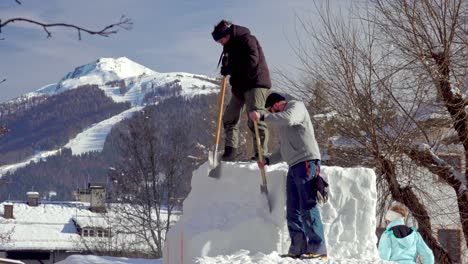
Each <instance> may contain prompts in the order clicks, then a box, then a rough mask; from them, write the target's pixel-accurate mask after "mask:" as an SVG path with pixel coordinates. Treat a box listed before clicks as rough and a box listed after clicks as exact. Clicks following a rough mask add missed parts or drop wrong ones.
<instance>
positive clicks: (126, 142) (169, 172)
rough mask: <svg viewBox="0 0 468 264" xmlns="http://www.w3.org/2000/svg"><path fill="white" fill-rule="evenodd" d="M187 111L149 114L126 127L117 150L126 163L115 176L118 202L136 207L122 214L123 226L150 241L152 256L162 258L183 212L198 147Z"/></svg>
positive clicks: (138, 117) (120, 166) (136, 118)
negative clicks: (193, 155)
mask: <svg viewBox="0 0 468 264" xmlns="http://www.w3.org/2000/svg"><path fill="white" fill-rule="evenodd" d="M183 108H184V107H183V106H176V107H174V110H173V111H170V112H166V113H164V117H163V114H160V113H158V111H151V110H145V111H144V112H142V113H141V114H139V115H138V116H136V117H134V118H133V119H132V121H131V122H129V123H128V126H127V127H126V128H122V129H121V133H120V142H119V144H118V145H119V146H120V148H121V151H120V152H121V153H122V154H123V155H122V156H123V157H125V159H124V160H123V161H122V162H121V164H120V165H119V166H118V167H117V168H116V169H115V171H114V172H113V173H112V175H111V177H112V180H113V185H114V191H113V192H114V199H115V200H116V201H118V202H119V203H123V204H128V205H131V207H132V210H126V211H121V212H120V218H121V222H122V223H127V224H126V225H123V227H124V228H127V231H128V232H132V233H133V234H135V235H137V236H138V237H139V238H140V239H141V240H143V241H146V244H147V245H148V246H150V247H151V252H152V254H153V256H154V257H161V256H162V249H163V242H164V239H165V237H166V234H167V232H168V230H169V227H170V225H171V224H172V223H173V221H175V220H176V219H175V217H176V215H175V213H176V212H177V211H179V210H180V204H181V201H179V199H180V197H181V193H182V191H181V190H182V189H183V186H182V185H183V182H186V180H183V179H182V177H183V176H184V175H185V172H186V168H188V167H187V164H186V162H187V159H188V157H187V156H188V150H190V149H192V148H193V146H192V145H191V144H194V143H193V141H192V140H191V138H190V137H189V136H188V135H187V132H188V131H191V128H190V124H189V123H188V121H184V120H186V119H184V118H182V116H183V115H184V114H186V113H185V112H184V111H185V110H184V109H183ZM159 112H160V111H159ZM162 127H164V128H162ZM128 223H131V225H128Z"/></svg>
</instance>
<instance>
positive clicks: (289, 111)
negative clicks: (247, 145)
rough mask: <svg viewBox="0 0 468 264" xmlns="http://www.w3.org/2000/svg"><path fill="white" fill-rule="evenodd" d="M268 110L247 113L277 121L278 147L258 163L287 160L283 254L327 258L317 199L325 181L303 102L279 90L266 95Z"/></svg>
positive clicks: (255, 118)
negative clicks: (285, 248)
mask: <svg viewBox="0 0 468 264" xmlns="http://www.w3.org/2000/svg"><path fill="white" fill-rule="evenodd" d="M265 108H266V109H267V110H268V113H266V114H261V113H259V112H257V111H252V112H250V113H249V118H250V119H251V120H252V121H258V120H262V121H266V122H269V123H273V124H277V125H278V126H279V129H280V131H279V133H280V144H281V146H280V151H279V152H277V153H274V154H272V155H271V156H270V157H266V158H265V161H264V162H262V161H258V162H257V163H258V166H259V167H263V166H265V165H271V164H275V163H278V162H281V161H283V160H284V161H286V162H287V163H288V165H289V170H288V175H287V183H286V192H287V200H286V210H287V213H286V219H287V222H288V230H289V236H290V238H291V246H290V247H289V252H288V254H286V255H283V256H284V257H292V258H321V259H326V258H327V248H326V244H325V237H324V232H323V225H322V220H321V218H320V212H319V210H318V208H317V202H318V201H317V200H319V202H320V200H321V199H326V198H327V193H326V189H325V188H326V187H327V186H328V184H327V183H326V182H325V181H324V180H323V178H322V177H320V151H319V147H318V144H317V141H316V140H315V136H314V128H313V126H312V122H311V120H310V117H309V113H308V112H307V109H306V107H305V105H304V103H303V102H301V101H297V100H288V101H287V100H286V99H285V97H283V96H282V95H280V94H278V93H272V94H270V95H269V96H268V98H267V100H266V103H265Z"/></svg>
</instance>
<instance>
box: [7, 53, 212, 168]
mask: <svg viewBox="0 0 468 264" xmlns="http://www.w3.org/2000/svg"><path fill="white" fill-rule="evenodd" d="M84 85H97V86H98V87H99V89H101V90H102V91H104V93H105V94H106V95H107V96H108V97H110V98H112V100H114V101H115V102H129V103H131V108H130V109H128V110H126V111H124V112H122V113H119V114H117V115H115V116H113V117H110V118H108V119H106V120H103V121H101V122H99V123H97V124H94V125H92V126H91V127H89V128H87V129H85V130H84V131H82V132H80V133H79V134H78V135H77V136H76V137H75V138H73V139H70V141H69V142H67V143H66V144H65V145H64V146H63V147H64V148H70V149H71V150H72V153H73V154H74V155H80V154H83V153H86V152H91V151H102V148H103V146H104V142H105V140H106V137H107V135H108V134H109V132H110V130H111V129H112V127H113V126H114V125H115V124H117V123H119V122H120V121H122V120H123V119H126V118H130V117H131V116H132V114H133V113H135V112H138V111H140V110H141V109H142V108H143V107H144V106H145V105H146V104H147V102H145V97H147V96H153V97H155V96H156V97H159V98H165V97H168V96H172V95H166V94H158V91H159V90H160V89H166V90H165V91H166V92H167V89H168V90H171V89H172V88H173V89H175V88H176V87H180V88H181V90H180V93H179V94H177V96H184V97H187V98H191V97H193V96H195V95H201V94H210V93H217V92H218V91H219V85H218V84H217V83H216V80H215V79H214V78H211V77H207V76H204V75H197V74H191V73H183V72H172V73H159V72H156V71H153V70H151V69H149V68H146V67H144V66H143V65H140V64H138V63H136V62H133V61H131V60H130V59H128V58H126V57H120V58H100V59H98V60H96V61H94V62H91V63H89V64H86V65H82V66H79V67H77V68H75V69H74V70H73V71H71V72H69V73H68V74H67V75H66V76H65V77H63V78H62V79H61V80H60V81H59V82H58V83H56V84H49V85H46V86H44V87H42V88H41V89H39V90H37V91H35V92H31V93H28V94H25V95H23V96H21V97H19V98H17V99H15V100H16V101H21V100H24V99H28V98H32V97H35V96H54V95H57V94H60V93H63V92H65V91H68V90H70V89H75V88H78V87H80V86H84ZM150 101H151V100H150ZM155 101H156V102H157V100H153V102H151V104H153V103H155ZM60 149H61V148H59V149H55V150H45V151H40V152H37V153H35V154H34V155H32V156H31V157H29V158H28V159H26V160H24V161H22V162H19V163H16V164H8V165H4V166H1V167H0V177H1V176H2V175H4V174H5V173H7V172H8V171H10V172H14V171H15V170H16V169H18V168H21V167H24V166H27V165H28V164H29V163H30V162H38V161H39V160H45V159H46V158H47V157H49V156H51V155H56V154H57V153H58V152H59V151H60Z"/></svg>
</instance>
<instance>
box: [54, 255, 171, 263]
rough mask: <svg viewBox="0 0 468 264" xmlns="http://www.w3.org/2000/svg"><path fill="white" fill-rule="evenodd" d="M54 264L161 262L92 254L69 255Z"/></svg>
mask: <svg viewBox="0 0 468 264" xmlns="http://www.w3.org/2000/svg"><path fill="white" fill-rule="evenodd" d="M56 264H162V260H159V259H135V258H117V257H108V256H93V255H71V256H69V257H67V258H66V259H64V260H62V261H59V262H57V263H56Z"/></svg>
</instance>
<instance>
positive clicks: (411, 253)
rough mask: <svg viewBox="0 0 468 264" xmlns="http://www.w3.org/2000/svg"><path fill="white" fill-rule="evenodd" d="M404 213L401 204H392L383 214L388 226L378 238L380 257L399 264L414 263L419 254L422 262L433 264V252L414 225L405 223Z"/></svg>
mask: <svg viewBox="0 0 468 264" xmlns="http://www.w3.org/2000/svg"><path fill="white" fill-rule="evenodd" d="M406 215H407V213H406V210H405V208H404V207H403V206H401V205H393V206H392V207H391V208H390V210H389V211H388V212H387V214H386V215H385V220H386V221H385V222H386V223H387V224H388V226H387V229H386V230H385V232H384V233H383V234H382V236H381V238H380V242H379V255H380V258H382V259H383V260H389V261H394V262H397V263H399V264H415V263H416V256H417V255H419V256H420V257H421V259H422V261H423V263H424V264H434V254H433V253H432V250H431V249H430V248H429V247H428V246H427V244H426V243H425V242H424V240H423V238H422V237H421V235H420V234H419V233H418V231H417V230H416V229H415V228H414V227H412V228H410V227H408V226H406V225H405V222H404V218H405V217H406Z"/></svg>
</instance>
